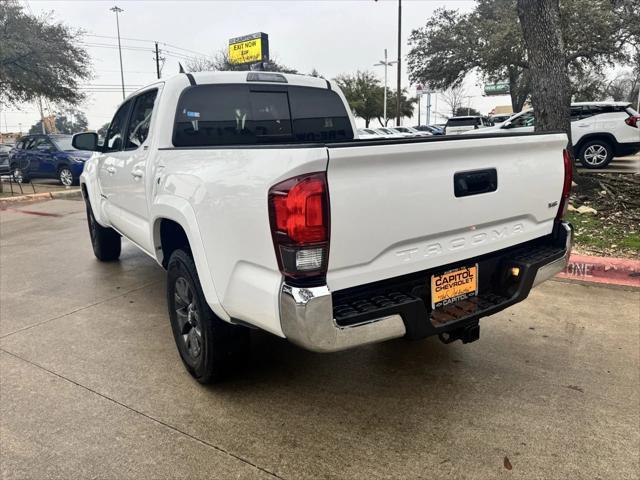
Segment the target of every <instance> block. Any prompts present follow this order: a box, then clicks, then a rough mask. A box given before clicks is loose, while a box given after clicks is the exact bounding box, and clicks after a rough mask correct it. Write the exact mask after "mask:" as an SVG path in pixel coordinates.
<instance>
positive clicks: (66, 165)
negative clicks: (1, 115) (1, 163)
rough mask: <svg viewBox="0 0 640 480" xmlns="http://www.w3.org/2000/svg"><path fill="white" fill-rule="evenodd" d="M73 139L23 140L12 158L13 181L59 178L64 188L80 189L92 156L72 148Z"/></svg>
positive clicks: (55, 137)
mask: <svg viewBox="0 0 640 480" xmlns="http://www.w3.org/2000/svg"><path fill="white" fill-rule="evenodd" d="M71 138H72V136H71V135H29V136H26V137H23V138H21V139H20V140H19V141H18V143H17V144H16V148H15V149H13V150H12V151H11V153H10V155H9V166H10V168H11V172H12V174H13V179H14V180H15V181H17V182H28V181H29V180H30V179H32V178H57V179H58V180H60V183H62V184H63V185H67V186H69V185H77V184H78V180H79V178H80V174H81V173H82V169H83V168H84V162H85V161H86V160H87V159H88V158H89V157H90V156H91V154H92V152H86V151H84V150H76V149H75V148H73V147H72V146H71Z"/></svg>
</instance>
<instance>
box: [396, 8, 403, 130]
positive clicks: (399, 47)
mask: <svg viewBox="0 0 640 480" xmlns="http://www.w3.org/2000/svg"><path fill="white" fill-rule="evenodd" d="M401 31H402V0H398V60H397V61H398V86H397V89H396V126H398V127H399V126H400V94H401V92H400V85H401V78H400V74H401V68H400V63H401V61H402V38H401Z"/></svg>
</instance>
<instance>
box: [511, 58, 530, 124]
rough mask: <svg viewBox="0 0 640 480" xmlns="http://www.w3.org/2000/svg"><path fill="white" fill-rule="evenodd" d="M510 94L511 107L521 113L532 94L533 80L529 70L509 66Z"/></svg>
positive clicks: (514, 111)
mask: <svg viewBox="0 0 640 480" xmlns="http://www.w3.org/2000/svg"><path fill="white" fill-rule="evenodd" d="M508 74H509V94H510V95H511V109H512V111H513V113H519V112H521V111H522V109H523V108H524V104H525V102H526V101H527V99H528V98H529V95H530V94H531V82H530V80H529V78H530V75H529V71H528V70H519V69H517V68H516V67H513V68H509V71H508Z"/></svg>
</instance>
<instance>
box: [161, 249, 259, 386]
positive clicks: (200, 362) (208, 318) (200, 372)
mask: <svg viewBox="0 0 640 480" xmlns="http://www.w3.org/2000/svg"><path fill="white" fill-rule="evenodd" d="M167 306H168V308H169V318H170V319H171V329H172V331H173V338H174V340H175V341H176V346H177V347H178V352H179V353H180V358H181V359H182V363H183V364H184V366H185V368H186V369H187V371H188V372H189V373H190V374H191V375H192V376H193V378H195V379H196V380H197V381H198V382H200V383H203V384H207V383H213V382H218V381H220V380H222V379H224V378H226V377H228V376H229V374H230V373H231V372H232V371H233V370H234V369H235V367H237V366H238V365H240V364H242V363H243V361H244V360H245V359H246V352H247V350H248V346H249V330H248V329H247V328H246V327H242V326H237V325H231V324H230V323H227V322H225V321H224V320H222V319H220V318H218V317H217V316H216V315H215V313H213V311H212V310H211V308H209V305H208V304H207V302H206V300H205V297H204V293H203V292H202V287H201V285H200V280H199V279H198V273H197V271H196V266H195V264H194V262H193V259H192V258H191V256H190V255H189V254H188V253H187V252H185V251H184V250H175V251H174V252H173V254H172V255H171V257H170V258H169V264H168V265H167Z"/></svg>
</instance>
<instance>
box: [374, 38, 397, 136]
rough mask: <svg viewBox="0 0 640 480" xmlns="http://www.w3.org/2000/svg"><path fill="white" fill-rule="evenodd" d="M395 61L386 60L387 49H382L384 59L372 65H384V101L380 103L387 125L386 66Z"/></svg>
mask: <svg viewBox="0 0 640 480" xmlns="http://www.w3.org/2000/svg"><path fill="white" fill-rule="evenodd" d="M394 63H396V62H395V61H393V62H389V61H388V60H387V49H386V48H385V49H384V60H380V61H379V62H378V63H374V64H373V66H374V67H380V66H384V103H383V104H382V109H383V114H382V118H383V119H384V126H385V127H386V126H387V78H388V76H387V68H388V67H390V66H391V65H393V64H394Z"/></svg>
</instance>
